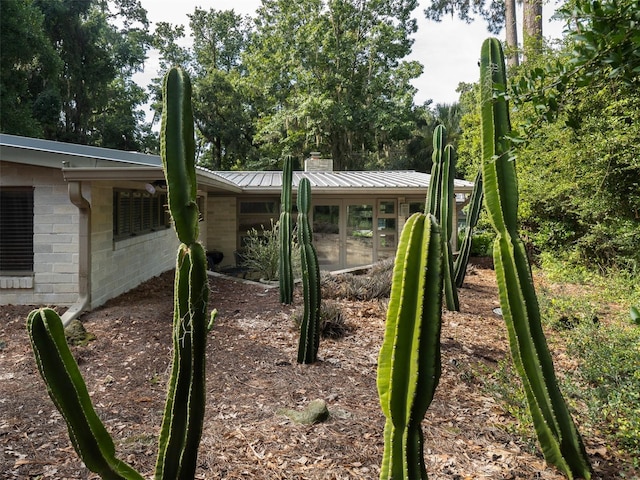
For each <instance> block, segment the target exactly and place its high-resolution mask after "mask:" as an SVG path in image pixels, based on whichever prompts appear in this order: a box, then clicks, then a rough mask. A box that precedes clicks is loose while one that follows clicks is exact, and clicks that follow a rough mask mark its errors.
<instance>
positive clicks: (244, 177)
mask: <svg viewBox="0 0 640 480" xmlns="http://www.w3.org/2000/svg"><path fill="white" fill-rule="evenodd" d="M211 173H214V174H215V175H218V176H220V177H222V178H224V179H226V180H228V181H230V182H231V183H233V184H235V185H237V186H238V187H240V188H241V189H242V190H243V191H253V192H255V193H258V192H265V191H270V190H273V191H279V190H280V188H281V187H282V172H280V171H264V172H263V171H251V172H247V171H237V172H235V171H234V172H211ZM302 178H308V179H309V182H310V183H311V187H312V188H314V189H315V190H316V191H318V192H328V191H342V192H344V191H345V189H349V193H364V192H369V191H371V190H376V191H387V190H388V191H392V190H406V189H416V190H420V191H422V190H424V189H427V188H429V182H430V180H431V175H429V174H427V173H422V172H415V171H413V170H402V171H399V170H378V171H341V172H301V171H295V172H293V188H294V189H297V187H298V185H299V183H300V180H301V179H302ZM472 188H473V183H472V182H467V181H466V180H458V179H456V180H454V189H455V190H456V191H459V192H467V191H469V192H470V191H471V189H472ZM421 193H422V192H421Z"/></svg>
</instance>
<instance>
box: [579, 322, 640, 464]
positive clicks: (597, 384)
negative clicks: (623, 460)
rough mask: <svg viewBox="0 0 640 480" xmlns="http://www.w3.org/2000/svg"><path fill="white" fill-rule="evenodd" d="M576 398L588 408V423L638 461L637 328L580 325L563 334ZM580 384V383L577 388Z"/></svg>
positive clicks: (639, 359)
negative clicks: (573, 366)
mask: <svg viewBox="0 0 640 480" xmlns="http://www.w3.org/2000/svg"><path fill="white" fill-rule="evenodd" d="M567 339H568V343H567V350H568V353H569V355H572V356H574V357H576V358H578V359H579V361H580V367H579V369H578V370H577V371H576V372H570V376H571V377H573V378H571V379H570V381H572V382H574V388H576V389H578V391H577V392H575V394H576V395H579V397H580V398H581V400H583V401H584V402H586V403H587V407H588V410H589V418H590V423H591V424H592V425H594V426H596V428H598V429H599V430H602V431H604V432H606V434H607V435H608V436H609V437H610V438H612V439H613V440H614V441H615V443H616V444H617V445H618V447H619V448H620V449H621V450H623V451H624V452H625V453H627V454H628V455H629V457H631V458H636V459H637V458H640V370H638V365H640V349H639V348H638V327H637V326H634V325H628V324H627V325H624V324H621V325H608V324H604V325H602V324H593V323H590V322H586V323H582V324H580V325H578V326H577V327H576V328H575V329H573V330H571V331H570V332H568V333H567ZM576 382H579V383H576Z"/></svg>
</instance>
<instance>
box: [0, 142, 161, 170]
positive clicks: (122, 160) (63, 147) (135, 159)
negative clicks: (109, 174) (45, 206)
mask: <svg viewBox="0 0 640 480" xmlns="http://www.w3.org/2000/svg"><path fill="white" fill-rule="evenodd" d="M0 148H2V153H3V157H4V156H5V154H6V153H7V152H9V151H14V152H16V153H17V152H22V153H23V155H25V156H28V158H29V159H30V160H31V161H30V162H29V163H31V164H38V165H40V166H49V167H54V168H55V167H58V168H59V167H61V166H62V165H61V163H58V162H68V163H69V164H70V165H68V166H71V167H80V168H82V167H85V168H91V167H119V166H127V165H136V166H149V167H161V166H162V161H161V160H160V157H159V156H158V155H148V154H146V153H139V152H125V151H122V150H114V149H112V148H102V147H91V146H88V145H76V144H74V143H65V142H55V141H53V140H42V139H40V138H29V137H20V136H18V135H8V134H6V133H2V134H0ZM34 154H37V155H34ZM43 154H46V156H44V157H43ZM24 163H27V162H24Z"/></svg>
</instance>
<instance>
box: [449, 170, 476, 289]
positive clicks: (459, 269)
mask: <svg viewBox="0 0 640 480" xmlns="http://www.w3.org/2000/svg"><path fill="white" fill-rule="evenodd" d="M481 209H482V168H481V169H480V170H479V171H478V173H477V174H476V179H475V180H474V183H473V191H472V192H471V199H470V200H469V211H468V212H467V222H466V225H465V228H464V240H463V241H462V246H461V247H460V252H459V253H458V258H456V262H455V264H454V278H455V282H456V287H458V288H460V287H462V284H463V283H464V277H465V275H466V274H467V265H468V264H469V255H471V246H472V244H473V229H474V228H475V226H476V225H477V224H478V218H479V217H480V210H481Z"/></svg>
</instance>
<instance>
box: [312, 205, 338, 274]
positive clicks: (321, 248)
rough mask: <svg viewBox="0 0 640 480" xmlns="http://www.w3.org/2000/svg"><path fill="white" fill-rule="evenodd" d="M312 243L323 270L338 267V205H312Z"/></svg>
mask: <svg viewBox="0 0 640 480" xmlns="http://www.w3.org/2000/svg"><path fill="white" fill-rule="evenodd" d="M313 243H314V245H315V247H316V251H317V252H318V264H319V265H320V267H321V268H322V269H323V270H330V269H335V268H340V205H314V206H313Z"/></svg>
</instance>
